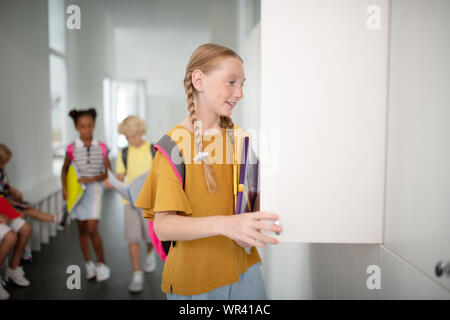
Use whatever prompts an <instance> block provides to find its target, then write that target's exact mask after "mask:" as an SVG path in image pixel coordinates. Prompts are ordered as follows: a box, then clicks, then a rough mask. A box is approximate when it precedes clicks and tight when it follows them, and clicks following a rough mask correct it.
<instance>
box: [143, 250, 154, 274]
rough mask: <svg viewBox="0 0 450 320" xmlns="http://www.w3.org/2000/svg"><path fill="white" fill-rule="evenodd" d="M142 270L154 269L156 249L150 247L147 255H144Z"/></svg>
mask: <svg viewBox="0 0 450 320" xmlns="http://www.w3.org/2000/svg"><path fill="white" fill-rule="evenodd" d="M142 269H143V270H144V272H153V271H155V269H156V251H155V249H152V251H150V253H149V254H147V257H145V262H144V266H143V268H142Z"/></svg>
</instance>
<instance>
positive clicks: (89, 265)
mask: <svg viewBox="0 0 450 320" xmlns="http://www.w3.org/2000/svg"><path fill="white" fill-rule="evenodd" d="M95 276H96V273H95V264H94V263H93V262H92V261H91V260H89V261H88V262H86V279H88V280H91V279H93V278H95Z"/></svg>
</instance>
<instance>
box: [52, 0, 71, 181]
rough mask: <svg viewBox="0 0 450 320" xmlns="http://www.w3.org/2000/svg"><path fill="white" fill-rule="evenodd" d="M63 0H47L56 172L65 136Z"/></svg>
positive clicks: (56, 173)
mask: <svg viewBox="0 0 450 320" xmlns="http://www.w3.org/2000/svg"><path fill="white" fill-rule="evenodd" d="M64 3H65V2H64V1H61V0H48V46H49V65H50V97H51V105H50V107H51V117H52V119H51V120H52V149H53V173H54V174H55V175H59V174H60V172H61V168H62V165H63V161H64V154H65V152H64V150H65V144H66V142H67V139H66V127H65V124H66V121H65V120H66V114H67V87H66V76H67V75H66V57H65V53H66V38H65V20H64Z"/></svg>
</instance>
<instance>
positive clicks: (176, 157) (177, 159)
mask: <svg viewBox="0 0 450 320" xmlns="http://www.w3.org/2000/svg"><path fill="white" fill-rule="evenodd" d="M152 147H153V148H152V149H154V150H155V154H156V152H157V151H158V150H159V152H161V154H162V155H163V156H164V157H165V158H166V159H167V161H168V162H169V164H170V166H171V167H172V169H173V171H174V172H175V174H176V176H177V177H178V180H179V181H180V183H181V186H182V187H183V188H184V178H185V163H184V160H183V156H182V155H181V152H180V149H179V148H178V146H177V144H176V143H175V141H173V140H172V138H171V137H170V136H168V135H164V136H163V137H162V138H161V139H160V140H159V141H158V142H157V143H155V144H154V145H153V146H152ZM148 234H149V236H150V239H151V240H152V243H153V246H154V247H155V250H156V252H157V253H158V255H159V256H160V257H161V259H162V260H163V261H166V258H167V255H168V254H169V250H170V246H171V245H172V246H173V247H175V245H176V242H175V241H160V240H159V238H158V237H157V236H156V233H155V229H154V226H153V221H151V220H149V221H148Z"/></svg>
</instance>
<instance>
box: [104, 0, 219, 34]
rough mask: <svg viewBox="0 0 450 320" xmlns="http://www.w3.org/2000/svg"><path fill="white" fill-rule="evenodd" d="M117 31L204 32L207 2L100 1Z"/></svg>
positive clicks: (197, 0)
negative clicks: (123, 29)
mask: <svg viewBox="0 0 450 320" xmlns="http://www.w3.org/2000/svg"><path fill="white" fill-rule="evenodd" d="M101 1H102V4H103V6H104V8H105V10H106V11H107V12H108V13H109V15H110V16H111V18H112V21H113V24H114V26H117V27H144V28H145V27H155V28H158V27H164V28H183V29H185V28H189V29H199V28H205V26H207V25H209V23H210V16H209V10H210V3H211V0H126V1H124V0H101Z"/></svg>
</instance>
